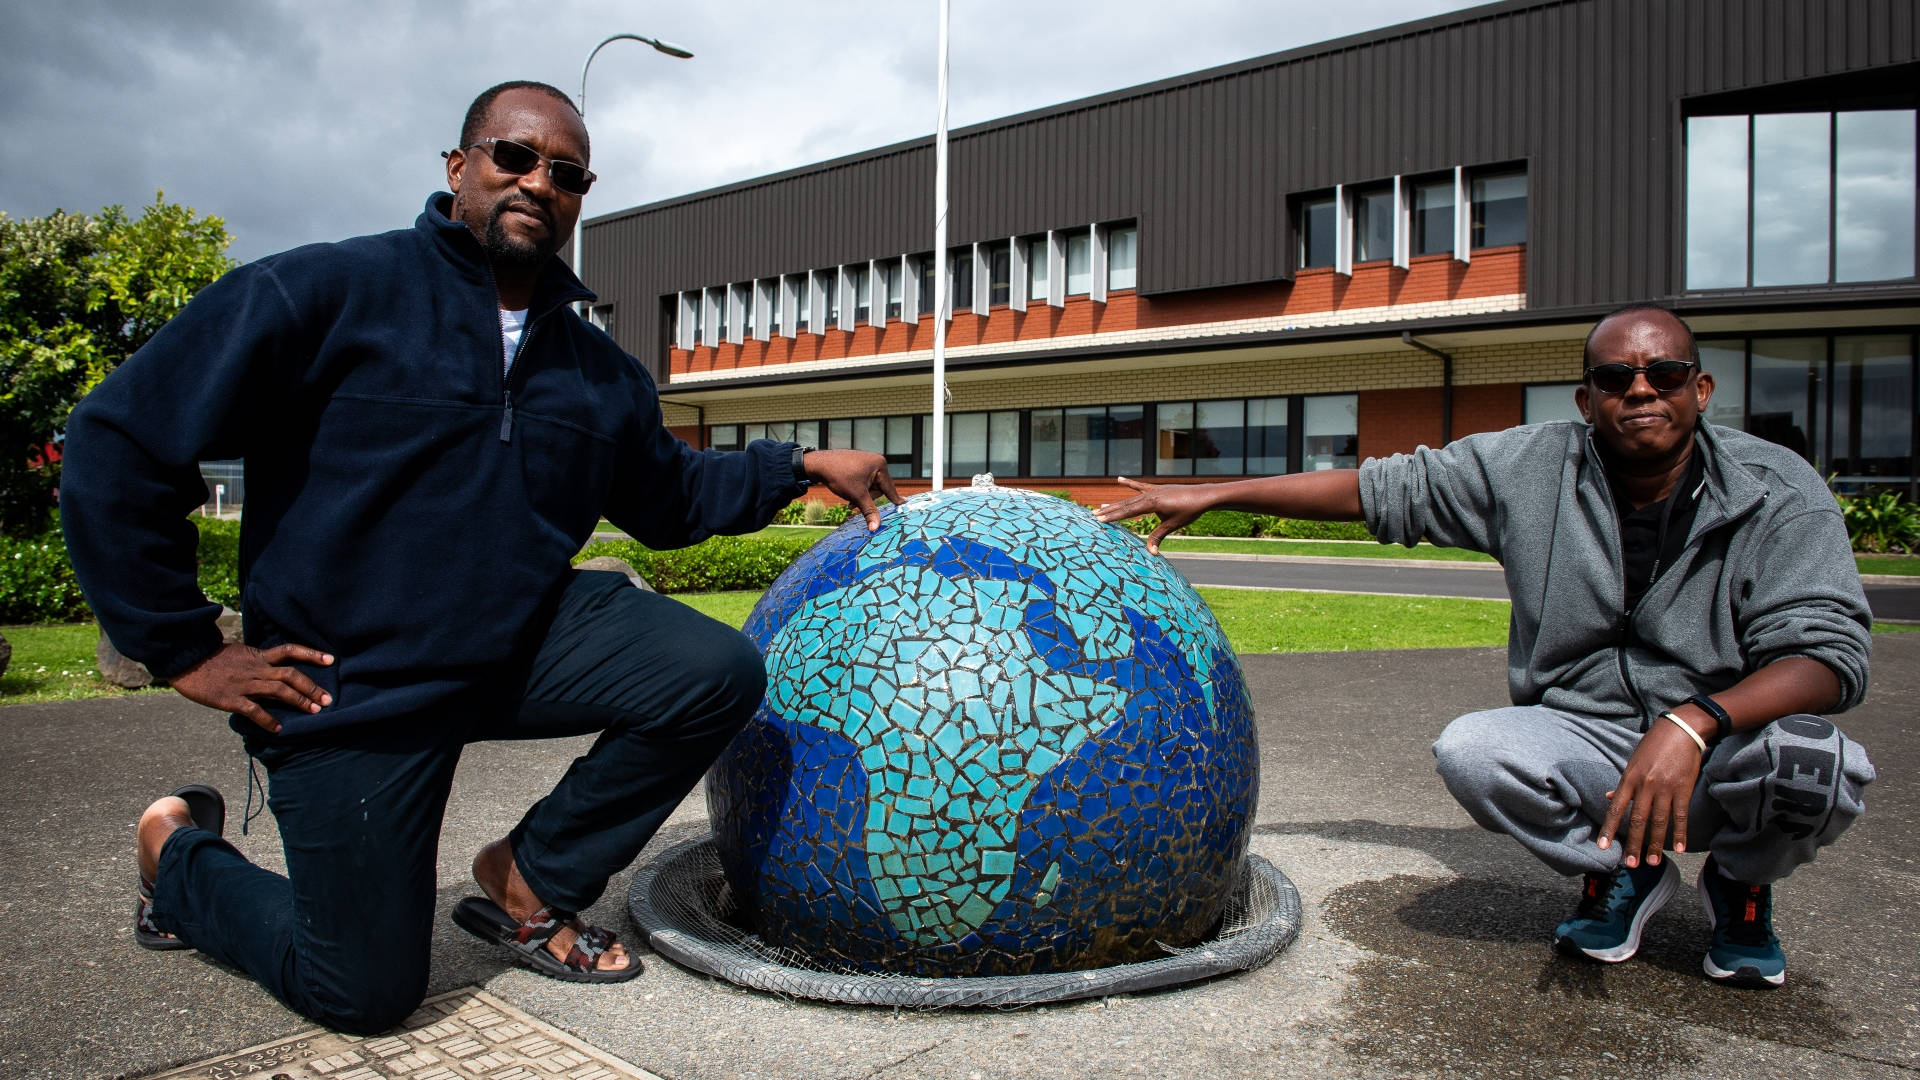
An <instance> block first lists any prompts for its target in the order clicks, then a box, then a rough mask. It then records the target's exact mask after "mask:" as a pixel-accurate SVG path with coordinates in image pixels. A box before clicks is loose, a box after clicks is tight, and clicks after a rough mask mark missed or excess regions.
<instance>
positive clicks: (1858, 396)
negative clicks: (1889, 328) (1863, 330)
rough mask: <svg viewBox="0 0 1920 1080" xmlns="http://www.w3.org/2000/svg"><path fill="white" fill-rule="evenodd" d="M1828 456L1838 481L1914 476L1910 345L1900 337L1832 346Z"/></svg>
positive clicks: (1843, 341) (1861, 338)
mask: <svg viewBox="0 0 1920 1080" xmlns="http://www.w3.org/2000/svg"><path fill="white" fill-rule="evenodd" d="M1832 388H1833V395H1832V396H1833V456H1832V458H1831V459H1830V460H1829V461H1828V463H1827V465H1826V470H1825V471H1827V472H1829V473H1834V474H1836V475H1837V479H1838V480H1840V481H1843V482H1844V481H1854V482H1858V481H1863V480H1873V481H1876V482H1885V481H1891V480H1900V481H1905V480H1908V479H1910V478H1911V477H1912V476H1913V339H1912V338H1911V337H1908V336H1907V335H1905V334H1899V335H1874V336H1859V337H1839V338H1835V339H1834V341H1833V379H1832Z"/></svg>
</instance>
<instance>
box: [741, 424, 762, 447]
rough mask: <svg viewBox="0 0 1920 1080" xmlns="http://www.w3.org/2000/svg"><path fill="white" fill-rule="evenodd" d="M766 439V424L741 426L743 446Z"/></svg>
mask: <svg viewBox="0 0 1920 1080" xmlns="http://www.w3.org/2000/svg"><path fill="white" fill-rule="evenodd" d="M766 437H767V425H765V424H741V425H740V441H741V444H742V445H745V444H747V443H750V442H753V441H755V440H757V439H764V438H766Z"/></svg>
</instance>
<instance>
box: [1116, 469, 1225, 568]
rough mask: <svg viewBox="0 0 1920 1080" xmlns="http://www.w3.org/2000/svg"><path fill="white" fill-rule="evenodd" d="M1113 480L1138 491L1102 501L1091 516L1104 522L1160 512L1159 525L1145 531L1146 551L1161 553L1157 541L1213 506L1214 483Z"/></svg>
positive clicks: (1122, 478) (1118, 478)
mask: <svg viewBox="0 0 1920 1080" xmlns="http://www.w3.org/2000/svg"><path fill="white" fill-rule="evenodd" d="M1114 479H1115V480H1118V481H1120V482H1121V483H1122V484H1125V485H1126V486H1128V487H1130V488H1132V489H1133V490H1135V491H1137V492H1139V493H1140V494H1138V495H1135V496H1132V497H1131V498H1127V499H1122V500H1121V501H1119V502H1117V503H1104V504H1102V505H1101V507H1100V509H1098V510H1096V511H1094V514H1093V516H1094V517H1095V518H1096V519H1098V520H1100V521H1104V522H1115V521H1126V520H1127V519H1129V518H1137V517H1141V516H1143V515H1146V514H1158V515H1160V524H1159V525H1158V526H1157V527H1156V528H1155V529H1154V530H1153V532H1151V533H1149V534H1147V550H1148V551H1151V552H1153V553H1154V554H1155V555H1158V554H1160V541H1162V540H1164V539H1166V537H1167V534H1168V533H1171V532H1175V531H1177V530H1180V529H1184V528H1186V527H1187V526H1188V525H1191V524H1193V520H1194V519H1195V518H1197V517H1199V516H1200V515H1201V514H1203V513H1205V512H1207V510H1209V509H1211V508H1212V499H1211V497H1210V496H1211V492H1210V490H1208V489H1211V488H1213V487H1215V486H1216V485H1213V484H1199V485H1194V484H1143V483H1141V482H1140V481H1138V480H1129V479H1127V478H1126V477H1124V476H1116V477H1114Z"/></svg>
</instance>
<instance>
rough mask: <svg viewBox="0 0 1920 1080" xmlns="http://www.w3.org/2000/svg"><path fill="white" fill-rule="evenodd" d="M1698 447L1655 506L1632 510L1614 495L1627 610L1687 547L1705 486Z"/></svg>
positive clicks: (1703, 469)
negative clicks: (1624, 573) (1670, 490)
mask: <svg viewBox="0 0 1920 1080" xmlns="http://www.w3.org/2000/svg"><path fill="white" fill-rule="evenodd" d="M1702 457H1703V455H1702V454H1701V451H1700V444H1699V443H1698V442H1695V443H1694V445H1693V454H1692V456H1691V457H1690V458H1689V459H1688V461H1687V474H1686V476H1684V477H1682V478H1681V480H1680V482H1679V483H1677V484H1675V485H1674V486H1673V491H1672V492H1671V493H1669V494H1668V495H1667V497H1666V498H1664V499H1661V500H1660V501H1659V502H1654V503H1648V504H1647V505H1645V506H1643V507H1641V508H1640V509H1638V510H1635V509H1632V508H1631V507H1629V506H1628V505H1627V504H1626V503H1625V502H1624V501H1622V500H1621V498H1620V495H1619V492H1618V491H1617V490H1616V491H1615V493H1614V505H1615V506H1617V507H1618V508H1619V511H1620V556H1621V561H1622V562H1623V563H1625V564H1626V571H1627V610H1628V611H1629V612H1631V611H1633V609H1635V608H1637V607H1639V606H1640V598H1641V597H1642V596H1645V595H1646V593H1647V588H1648V587H1649V586H1651V585H1652V584H1653V579H1654V578H1656V577H1658V576H1659V575H1660V572H1661V571H1662V570H1665V569H1666V568H1667V567H1669V566H1672V565H1673V563H1674V560H1676V559H1678V558H1679V557H1680V552H1681V551H1682V550H1684V549H1685V548H1686V546H1687V534H1688V533H1690V532H1692V531H1693V512H1694V510H1695V508H1696V507H1698V506H1699V504H1700V490H1701V488H1703V487H1704V486H1705V483H1704V479H1705V476H1706V469H1705V466H1704V465H1703V464H1702Z"/></svg>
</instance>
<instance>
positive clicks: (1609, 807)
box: [1099, 305, 1874, 987]
mask: <svg viewBox="0 0 1920 1080" xmlns="http://www.w3.org/2000/svg"><path fill="white" fill-rule="evenodd" d="M1712 396H1713V377H1712V376H1711V375H1710V374H1707V373H1706V372H1704V371H1702V370H1701V369H1700V362H1699V351H1698V348H1697V346H1696V345H1695V343H1694V339H1693V333H1692V331H1691V329H1689V328H1688V327H1687V325H1686V324H1685V323H1684V322H1683V321H1681V320H1680V319H1679V318H1678V317H1677V316H1675V315H1673V314H1672V313H1671V312H1668V311H1665V310H1663V309H1660V308H1657V307H1652V306H1647V305H1635V306H1633V307H1629V308H1624V309H1622V310H1620V311H1617V312H1614V313H1613V314H1611V315H1608V316H1607V317H1606V318H1604V319H1602V320H1601V321H1600V322H1599V323H1598V324H1597V325H1596V326H1595V327H1594V328H1593V332H1592V333H1591V334H1590V335H1589V336H1588V339H1587V346H1586V353H1585V372H1584V377H1583V379H1582V382H1581V385H1580V387H1579V388H1578V389H1577V390H1576V391H1575V401H1576V403H1577V404H1578V406H1579V408H1580V412H1581V415H1582V416H1583V417H1585V418H1586V420H1587V423H1585V424H1580V423H1574V422H1570V421H1569V422H1560V423H1549V424H1536V425H1531V426H1527V427H1518V428H1511V429H1509V430H1506V431H1499V432H1487V433H1484V434H1479V435H1472V436H1468V437H1466V438H1464V439H1460V440H1457V441H1455V442H1453V443H1451V444H1449V445H1448V446H1446V447H1444V448H1443V449H1440V450H1429V449H1427V448H1425V447H1422V448H1420V449H1418V450H1416V451H1414V452H1413V453H1411V454H1396V455H1394V456H1393V457H1390V458H1384V459H1369V460H1368V461H1367V462H1365V463H1364V464H1363V465H1362V466H1361V467H1360V468H1359V469H1357V470H1356V469H1348V470H1334V471H1325V472H1314V473H1295V474H1290V475H1286V476H1275V477H1267V478H1264V479H1259V480H1245V481H1238V482H1230V483H1223V484H1204V485H1189V486H1168V485H1151V484H1141V483H1136V482H1133V481H1128V480H1126V479H1125V478H1122V482H1123V483H1126V484H1127V485H1128V486H1130V487H1132V488H1134V489H1135V490H1137V491H1138V492H1139V494H1138V495H1135V496H1133V497H1132V498H1129V499H1126V500H1124V501H1122V502H1119V503H1114V504H1110V505H1108V506H1104V507H1102V508H1101V509H1100V512H1099V516H1100V518H1101V520H1103V521H1117V520H1121V519H1124V518H1129V517H1137V516H1139V515H1141V514H1146V513H1156V514H1158V515H1160V518H1161V522H1160V525H1159V527H1158V528H1156V529H1155V530H1154V531H1153V533H1152V534H1151V535H1150V536H1149V537H1148V544H1149V546H1150V547H1151V548H1153V549H1154V550H1155V551H1157V550H1158V549H1159V542H1160V539H1161V538H1162V537H1164V536H1165V535H1167V534H1168V533H1169V532H1172V531H1174V530H1176V529H1178V528H1180V527H1182V526H1184V525H1186V524H1188V523H1189V522H1191V521H1192V520H1193V519H1194V518H1195V517H1197V516H1199V515H1200V514H1201V513H1202V512H1204V511H1206V510H1209V509H1239V510H1254V511H1260V512H1265V513H1277V514H1285V515H1289V516H1293V517H1304V518H1317V519H1322V520H1364V521H1365V522H1366V525H1367V528H1368V530H1369V531H1370V532H1372V533H1373V535H1374V536H1375V537H1376V538H1378V539H1379V540H1380V541H1381V542H1383V543H1401V544H1406V545H1413V544H1416V543H1418V542H1420V541H1421V540H1423V539H1424V540H1428V541H1431V542H1433V543H1435V544H1440V545H1445V546H1452V547H1464V548H1470V549H1472V550H1475V551H1483V552H1486V553H1488V554H1490V555H1492V556H1493V557H1494V558H1496V559H1498V560H1499V561H1500V563H1501V565H1502V567H1503V568H1504V570H1505V572H1506V581H1507V589H1508V592H1509V593H1510V594H1511V596H1512V599H1513V618H1512V624H1511V627H1510V631H1509V640H1508V668H1507V683H1508V691H1509V694H1510V695H1511V697H1512V700H1513V706H1512V707H1510V708H1503V709H1493V710H1488V711H1485V712H1476V713H1470V714H1468V715H1466V716H1462V717H1460V718H1459V719H1457V720H1455V721H1453V723H1451V724H1449V725H1448V726H1447V728H1446V730H1445V731H1444V732H1443V733H1442V734H1441V736H1440V739H1439V741H1437V742H1436V743H1435V744H1434V754H1435V756H1436V758H1437V760H1438V767H1439V771H1440V774H1441V776H1442V778H1443V779H1444V780H1445V781H1446V784H1447V787H1448V790H1450V791H1451V792H1452V793H1453V795H1454V797H1455V798H1457V799H1458V800H1459V801H1460V803H1461V804H1462V805H1463V806H1464V807H1465V808H1466V809H1467V811H1468V813H1469V814H1471V815H1472V816H1473V818H1474V820H1475V821H1477V822H1479V823H1480V824H1481V825H1482V826H1484V827H1486V828H1488V829H1493V830H1496V831H1499V832H1504V833H1507V834H1509V835H1511V836H1513V837H1515V838H1516V839H1518V840H1519V841H1520V842H1521V844H1522V845H1524V846H1525V847H1526V848H1527V849H1528V850H1529V851H1531V852H1533V854H1535V855H1536V856H1538V857H1539V858H1540V859H1541V860H1542V861H1544V862H1546V863H1547V865H1549V866H1551V867H1553V868H1554V869H1556V870H1559V871H1561V872H1562V873H1566V874H1574V873H1582V874H1584V875H1585V878H1586V880H1585V889H1584V892H1583V896H1582V900H1581V902H1580V905H1579V908H1578V910H1577V911H1576V912H1575V914H1574V916H1573V917H1572V918H1570V919H1568V920H1567V921H1566V922H1563V923H1562V924H1560V926H1559V927H1558V928H1557V929H1556V930H1555V932H1554V939H1553V940H1554V944H1555V947H1556V948H1558V949H1559V950H1561V951H1562V952H1566V953H1570V954H1576V955H1584V956H1588V957H1592V958H1593V959H1596V960H1603V961H1608V962H1617V961H1621V960H1625V959H1627V958H1629V957H1631V956H1632V955H1633V954H1634V953H1635V952H1636V951H1637V950H1638V948H1639V945H1640V936H1641V931H1642V928H1643V927H1644V926H1645V924H1646V921H1647V919H1648V918H1650V917H1651V916H1652V915H1653V914H1654V913H1655V912H1657V911H1658V910H1659V909H1660V908H1661V907H1662V906H1663V905H1665V904H1666V902H1667V901H1668V900H1669V899H1670V898H1671V897H1672V895H1673V893H1674V891H1675V889H1676V886H1677V883H1678V878H1679V874H1678V872H1677V871H1676V870H1675V868H1674V866H1673V864H1672V862H1671V861H1670V860H1668V859H1666V858H1665V857H1663V854H1662V853H1663V851H1664V850H1665V849H1667V848H1668V847H1671V848H1672V849H1673V850H1674V851H1687V850H1689V849H1692V850H1706V851H1707V852H1708V857H1707V860H1706V862H1705V864H1704V865H1703V866H1702V868H1701V872H1700V878H1699V889H1700V893H1701V896H1702V899H1703V901H1704V902H1705V904H1706V907H1707V911H1708V914H1709V916H1710V917H1711V919H1712V921H1713V924H1714V925H1713V936H1712V940H1711V941H1710V942H1709V944H1708V948H1707V952H1706V956H1705V959H1704V962H1703V967H1704V968H1705V970H1706V972H1707V974H1708V975H1709V976H1710V977H1712V978H1714V979H1716V980H1719V981H1722V982H1726V983H1729V984H1732V985H1739V986H1749V987H1771V986H1778V985H1780V984H1781V983H1782V982H1784V981H1785V978H1786V958H1785V955H1784V953H1783V952H1782V950H1781V948H1780V944H1779V941H1778V939H1777V938H1776V937H1775V936H1774V934H1773V931H1772V923H1771V907H1772V889H1771V886H1772V883H1773V882H1774V881H1777V880H1779V879H1781V878H1784V877H1786V876H1787V875H1788V874H1789V873H1791V872H1792V871H1793V869H1794V868H1795V867H1796V866H1799V865H1800V864H1801V863H1804V862H1807V861H1809V860H1811V859H1812V858H1813V857H1814V853H1815V851H1816V849H1818V848H1819V847H1822V846H1824V845H1826V844H1829V843H1831V842H1832V841H1833V840H1834V839H1835V838H1836V837H1838V836H1839V834H1840V833H1841V832H1843V831H1844V830H1845V829H1846V828H1847V826H1848V825H1849V824H1851V823H1852V821H1853V820H1854V819H1855V818H1856V817H1858V816H1859V814H1860V811H1861V808H1862V802H1861V792H1862V789H1864V788H1865V786H1866V785H1867V784H1868V783H1869V782H1871V781H1872V780H1873V776H1874V772H1873V767H1872V765H1871V764H1870V763H1869V762H1868V760H1867V756H1866V754H1865V752H1864V751H1862V750H1861V748H1860V746H1859V745H1858V744H1856V743H1854V742H1852V741H1851V740H1849V739H1847V738H1846V737H1845V736H1844V735H1842V734H1841V733H1840V732H1839V731H1838V730H1837V729H1836V728H1835V727H1834V726H1833V725H1832V724H1831V723H1829V722H1828V721H1827V720H1825V719H1824V718H1822V716H1820V715H1817V714H1821V713H1834V712H1841V711H1844V710H1845V709H1848V708H1851V707H1852V706H1854V705H1856V704H1858V703H1859V701H1860V700H1861V698H1862V697H1863V696H1864V695H1865V693H1866V689H1867V659H1868V653H1869V650H1870V648H1871V641H1872V639H1871V635H1870V633H1869V631H1870V628H1871V625H1872V617H1871V615H1870V614H1869V613H1868V610H1867V604H1866V597H1865V594H1864V593H1863V592H1862V590H1861V588H1860V576H1859V574H1858V572H1857V571H1856V570H1855V568H1854V563H1853V558H1852V553H1851V551H1850V549H1849V545H1848V541H1847V534H1846V529H1845V527H1844V525H1843V523H1842V521H1841V517H1840V513H1839V509H1838V507H1837V505H1836V504H1835V501H1834V499H1833V496H1832V495H1831V494H1830V493H1829V492H1828V491H1827V488H1826V485H1825V484H1824V483H1823V482H1822V481H1821V479H1820V476H1819V474H1817V473H1816V472H1815V471H1814V470H1813V469H1812V467H1811V466H1809V465H1808V464H1807V463H1806V462H1805V461H1803V460H1801V459H1800V458H1799V457H1798V456H1797V455H1796V454H1794V453H1793V452H1791V451H1789V450H1786V449H1784V448H1782V447H1779V446H1776V445H1774V444H1772V443H1769V442H1766V441H1764V440H1761V439H1757V438H1754V437H1752V436H1750V435H1747V434H1744V433H1742V432H1739V431H1735V430H1732V429H1729V428H1722V427H1716V426H1713V425H1710V424H1706V423H1703V422H1701V420H1700V415H1701V413H1702V412H1703V411H1704V410H1705V408H1706V405H1707V403H1708V401H1709V400H1710V399H1711V398H1712ZM1623 826H1624V837H1622V836H1621V835H1620V834H1621V833H1622V831H1623Z"/></svg>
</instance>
